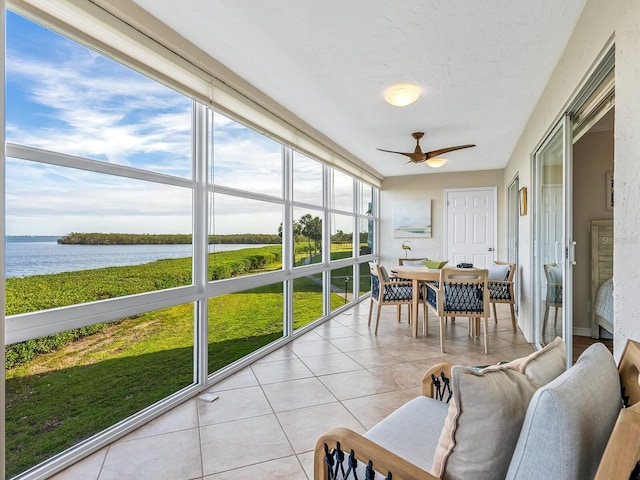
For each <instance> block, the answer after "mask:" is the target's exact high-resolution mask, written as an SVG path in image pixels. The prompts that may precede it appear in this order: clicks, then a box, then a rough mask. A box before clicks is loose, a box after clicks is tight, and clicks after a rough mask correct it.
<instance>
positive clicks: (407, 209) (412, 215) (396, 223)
mask: <svg viewBox="0 0 640 480" xmlns="http://www.w3.org/2000/svg"><path fill="white" fill-rule="evenodd" d="M393 236H394V237H396V238H402V237H406V238H420V237H422V238H431V200H406V201H398V202H394V205H393Z"/></svg>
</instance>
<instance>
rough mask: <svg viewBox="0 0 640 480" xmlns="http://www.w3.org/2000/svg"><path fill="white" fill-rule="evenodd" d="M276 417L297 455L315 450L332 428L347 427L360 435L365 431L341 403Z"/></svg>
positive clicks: (295, 411)
mask: <svg viewBox="0 0 640 480" xmlns="http://www.w3.org/2000/svg"><path fill="white" fill-rule="evenodd" d="M276 415H277V416H278V420H279V421H280V424H281V425H282V428H283V430H284V432H285V433H286V434H287V438H288V439H289V441H290V442H291V445H292V447H293V449H294V451H295V452H296V454H298V453H304V452H309V451H311V450H313V449H314V448H315V444H316V441H317V439H318V437H319V436H320V435H322V434H323V433H324V432H326V431H327V430H329V429H331V428H335V427H346V428H350V429H352V430H354V431H356V432H358V433H364V431H365V429H364V428H363V427H362V425H361V424H360V422H358V421H357V420H356V419H355V417H354V416H353V415H351V413H350V412H349V411H348V410H347V409H346V408H345V407H344V406H343V405H342V404H341V403H339V402H334V403H329V404H325V405H318V406H315V407H307V408H300V409H298V410H289V411H286V412H280V413H277V414H276Z"/></svg>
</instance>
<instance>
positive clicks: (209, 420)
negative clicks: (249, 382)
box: [198, 387, 273, 426]
mask: <svg viewBox="0 0 640 480" xmlns="http://www.w3.org/2000/svg"><path fill="white" fill-rule="evenodd" d="M211 391H212V392H215V394H216V395H218V399H217V400H215V401H213V402H205V401H202V400H198V415H199V418H200V426H203V425H212V424H214V423H222V422H228V421H231V420H240V419H243V418H250V417H258V416H262V415H267V414H270V413H273V410H272V409H271V406H270V405H269V402H268V401H267V397H265V395H264V392H263V391H262V388H260V387H246V388H237V389H234V390H223V391H220V392H218V391H216V389H215V388H213V389H212V390H211Z"/></svg>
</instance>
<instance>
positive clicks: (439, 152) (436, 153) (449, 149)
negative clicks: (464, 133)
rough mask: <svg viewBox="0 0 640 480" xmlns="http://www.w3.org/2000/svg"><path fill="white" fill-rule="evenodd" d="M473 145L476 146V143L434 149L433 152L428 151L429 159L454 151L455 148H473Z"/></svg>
mask: <svg viewBox="0 0 640 480" xmlns="http://www.w3.org/2000/svg"><path fill="white" fill-rule="evenodd" d="M471 147H475V145H473V144H468V145H457V146H455V147H447V148H441V149H440V150H433V151H431V152H427V159H429V158H433V157H438V156H440V155H442V154H444V153H448V152H453V151H454V150H462V149H463V148H471Z"/></svg>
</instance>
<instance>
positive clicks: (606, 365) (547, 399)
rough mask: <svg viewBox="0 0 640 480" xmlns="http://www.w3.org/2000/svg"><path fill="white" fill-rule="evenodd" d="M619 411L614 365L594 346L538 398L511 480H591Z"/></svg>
mask: <svg viewBox="0 0 640 480" xmlns="http://www.w3.org/2000/svg"><path fill="white" fill-rule="evenodd" d="M621 407H622V399H621V396H620V379H619V376H618V370H617V368H616V364H615V361H614V359H613V356H612V355H611V353H610V352H609V350H607V348H606V347H605V346H604V345H602V344H601V343H596V344H594V345H592V346H591V347H589V348H588V349H587V350H585V352H584V353H583V354H582V355H581V356H580V358H579V359H578V361H577V362H576V364H575V365H574V366H573V367H571V368H570V369H569V370H567V371H566V372H565V373H563V374H562V375H560V376H559V377H558V378H556V379H555V380H553V381H552V382H550V383H549V384H547V385H545V386H544V387H542V388H540V389H539V390H538V391H537V392H536V393H535V394H534V396H533V398H532V399H531V403H530V405H529V408H528V410H527V414H526V417H525V420H524V424H523V426H522V431H521V432H520V438H519V439H518V443H517V445H516V449H515V452H514V454H513V459H512V460H511V465H510V466H509V470H508V474H507V479H518V480H521V479H525V480H530V479H541V480H543V479H544V480H549V479H558V480H578V479H585V478H593V477H594V475H595V472H596V470H597V468H598V463H599V462H600V458H601V457H602V453H603V451H604V448H605V446H606V444H607V440H608V439H609V436H610V435H611V431H612V430H613V425H614V423H615V421H616V418H617V417H618V413H619V412H620V408H621Z"/></svg>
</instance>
